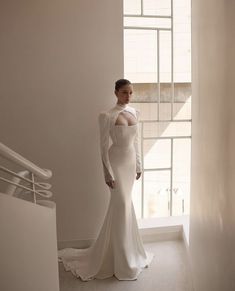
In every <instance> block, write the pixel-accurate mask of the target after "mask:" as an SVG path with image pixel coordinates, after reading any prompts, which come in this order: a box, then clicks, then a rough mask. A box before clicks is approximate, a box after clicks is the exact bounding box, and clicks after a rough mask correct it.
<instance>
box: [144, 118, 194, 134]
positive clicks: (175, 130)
mask: <svg viewBox="0 0 235 291" xmlns="http://www.w3.org/2000/svg"><path fill="white" fill-rule="evenodd" d="M170 136H191V122H174V121H173V122H146V123H144V137H170Z"/></svg>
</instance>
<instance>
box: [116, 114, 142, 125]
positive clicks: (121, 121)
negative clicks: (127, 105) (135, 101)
mask: <svg viewBox="0 0 235 291" xmlns="http://www.w3.org/2000/svg"><path fill="white" fill-rule="evenodd" d="M136 123H137V120H136V118H135V116H134V115H133V114H131V113H130V112H127V111H122V112H120V113H119V114H118V117H117V119H116V121H115V125H123V126H131V125H135V124H136Z"/></svg>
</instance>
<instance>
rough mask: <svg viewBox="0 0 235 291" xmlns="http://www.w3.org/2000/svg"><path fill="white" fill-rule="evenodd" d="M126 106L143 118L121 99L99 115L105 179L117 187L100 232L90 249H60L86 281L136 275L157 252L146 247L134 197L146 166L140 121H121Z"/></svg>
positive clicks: (61, 256) (66, 265) (67, 263)
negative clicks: (132, 122) (140, 146)
mask: <svg viewBox="0 0 235 291" xmlns="http://www.w3.org/2000/svg"><path fill="white" fill-rule="evenodd" d="M122 111H128V112H130V113H132V114H133V115H134V116H135V117H136V119H137V121H138V113H137V111H136V110H135V109H134V108H133V107H130V106H128V105H123V106H122V105H119V104H116V106H114V107H113V108H112V109H110V110H109V111H107V112H102V113H100V115H99V126H100V146H101V157H102V163H103V169H104V177H105V180H106V181H107V180H108V179H110V178H113V179H114V180H115V188H114V189H111V188H110V200H109V205H108V209H107V212H106V215H105V218H104V222H103V225H102V227H101V230H100V232H99V235H98V237H97V239H96V241H95V242H94V243H93V244H92V245H91V246H90V247H89V248H86V249H75V248H66V249H62V250H59V251H58V257H59V261H62V262H63V265H64V268H65V270H66V271H71V272H72V274H73V275H74V276H76V277H77V278H80V279H81V280H82V281H89V280H92V279H95V278H96V279H105V278H108V277H112V276H115V277H116V278H117V279H118V280H136V279H137V277H138V275H139V273H140V272H141V271H142V270H143V269H144V268H146V267H148V266H149V264H150V263H151V261H152V259H153V257H154V254H153V253H150V252H147V251H145V249H144V246H143V242H142V239H141V237H140V234H139V230H138V225H137V220H136V215H135V210H134V206H133V202H132V197H131V194H132V188H133V184H134V181H135V177H136V172H141V170H142V169H141V159H140V153H139V144H138V143H139V142H138V123H136V124H135V125H130V126H124V125H116V124H115V122H116V119H117V117H118V115H119V113H120V112H122ZM109 137H111V140H112V145H111V147H110V146H109Z"/></svg>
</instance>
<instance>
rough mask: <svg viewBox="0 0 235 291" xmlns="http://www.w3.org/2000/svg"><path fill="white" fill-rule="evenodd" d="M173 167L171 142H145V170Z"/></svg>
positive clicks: (163, 140)
mask: <svg viewBox="0 0 235 291" xmlns="http://www.w3.org/2000/svg"><path fill="white" fill-rule="evenodd" d="M170 165H171V141H170V139H162V140H144V168H145V169H157V168H169V167H170Z"/></svg>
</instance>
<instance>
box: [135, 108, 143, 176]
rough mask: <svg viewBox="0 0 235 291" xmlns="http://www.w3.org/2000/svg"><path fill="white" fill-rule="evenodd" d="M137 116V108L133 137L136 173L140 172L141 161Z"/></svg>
mask: <svg viewBox="0 0 235 291" xmlns="http://www.w3.org/2000/svg"><path fill="white" fill-rule="evenodd" d="M139 116H140V112H139V110H136V118H137V132H136V136H135V139H134V147H135V152H136V173H141V172H142V163H141V154H140V146H139V143H140V139H139Z"/></svg>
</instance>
